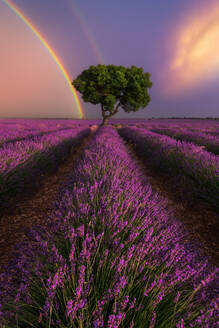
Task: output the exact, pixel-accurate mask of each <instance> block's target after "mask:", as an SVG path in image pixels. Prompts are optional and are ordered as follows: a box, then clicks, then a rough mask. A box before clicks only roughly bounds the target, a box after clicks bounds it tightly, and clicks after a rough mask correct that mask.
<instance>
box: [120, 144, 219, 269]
mask: <svg viewBox="0 0 219 328" xmlns="http://www.w3.org/2000/svg"><path fill="white" fill-rule="evenodd" d="M123 140H124V139H123ZM125 144H126V145H127V147H128V148H129V149H130V150H131V151H132V155H133V157H134V158H135V159H136V161H137V162H138V164H139V166H140V167H141V169H142V170H143V172H144V174H145V175H146V177H147V178H148V182H149V183H150V184H151V186H152V190H153V191H154V192H157V193H158V194H159V195H161V196H163V197H165V198H167V199H168V204H167V209H170V210H173V211H174V215H175V217H176V219H178V220H179V221H181V222H183V223H184V224H185V226H186V229H188V232H189V236H190V238H191V239H193V240H194V239H198V241H200V243H201V247H200V249H198V253H199V254H200V255H202V254H203V255H206V256H207V257H208V258H209V262H210V263H212V264H214V265H216V266H218V264H219V244H218V240H219V230H218V221H219V215H218V214H217V213H216V212H215V211H213V210H211V209H209V208H207V206H206V204H204V203H198V202H197V203H194V202H189V201H186V200H185V199H184V198H183V195H182V193H181V190H179V189H178V190H177V187H176V183H174V178H170V177H169V176H167V175H164V174H161V173H160V172H159V171H158V170H157V169H156V168H155V167H154V166H153V165H152V164H150V162H149V161H146V160H145V159H144V158H143V157H141V156H140V154H138V153H137V151H136V150H135V149H134V147H133V146H132V145H130V144H127V143H126V142H125ZM178 188H179V187H178Z"/></svg>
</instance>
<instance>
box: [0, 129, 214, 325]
mask: <svg viewBox="0 0 219 328" xmlns="http://www.w3.org/2000/svg"><path fill="white" fill-rule="evenodd" d="M165 204H166V200H165V199H163V198H159V197H158V195H157V194H153V193H152V189H151V186H150V185H149V184H148V182H147V178H145V177H144V176H143V173H142V172H141V171H140V169H139V168H138V166H137V164H136V162H135V161H134V160H133V159H132V157H131V154H130V153H129V152H128V151H127V149H126V147H125V145H124V142H123V141H122V138H121V137H119V135H118V133H117V131H115V130H114V129H113V128H110V127H102V128H100V129H98V130H97V132H96V133H95V135H94V137H93V139H92V140H91V141H90V143H89V144H88V145H87V146H86V147H85V149H84V153H83V154H81V156H80V157H78V160H77V162H76V164H75V165H74V167H73V168H72V173H71V175H70V176H69V177H68V179H67V181H66V182H65V183H63V185H62V187H61V188H60V194H59V197H58V199H57V201H56V203H55V204H54V213H53V215H52V216H51V217H49V218H45V219H46V220H48V222H49V226H50V232H49V233H46V231H44V229H43V228H42V227H39V226H38V227H35V228H33V229H32V230H29V231H27V236H29V238H30V241H29V242H26V243H23V244H22V243H21V244H19V245H17V250H15V252H14V258H13V260H11V263H10V264H9V266H8V267H5V272H4V273H2V274H1V275H0V303H1V307H0V311H1V321H0V322H2V325H3V326H2V327H4V328H6V327H15V326H16V327H23V328H25V327H80V328H82V327H108V328H110V327H111V328H112V327H113V328H116V327H120V328H121V327H128V328H131V327H132V328H133V327H137V328H141V327H142V328H143V327H150V328H152V327H159V328H160V327H161V328H162V327H163V328H164V327H170V328H171V327H177V328H179V327H181V328H182V327H206V328H207V327H209V328H210V327H212V328H214V327H216V325H217V323H216V318H217V315H218V309H217V292H218V285H217V280H216V278H217V273H218V269H217V268H214V267H212V266H211V265H210V264H209V263H208V261H207V258H204V257H201V258H200V256H199V254H197V252H196V251H195V247H196V246H197V243H196V242H193V243H188V242H187V243H184V239H185V238H187V237H188V236H187V233H186V231H185V229H184V227H183V225H182V224H181V223H179V222H177V221H176V220H175V218H174V216H173V214H171V213H170V212H169V211H167V210H166V209H165ZM15 277H16V279H15Z"/></svg>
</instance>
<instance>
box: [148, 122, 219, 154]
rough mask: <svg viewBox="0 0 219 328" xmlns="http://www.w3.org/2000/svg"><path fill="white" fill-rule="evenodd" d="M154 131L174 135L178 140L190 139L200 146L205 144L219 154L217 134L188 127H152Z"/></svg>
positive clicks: (211, 150)
mask: <svg viewBox="0 0 219 328" xmlns="http://www.w3.org/2000/svg"><path fill="white" fill-rule="evenodd" d="M151 131H152V132H156V133H160V134H164V135H167V136H170V137H173V138H174V139H176V140H181V141H190V142H192V143H194V144H197V145H199V146H203V147H204V148H206V149H207V150H208V151H210V152H212V153H214V154H215V155H219V139H218V137H216V136H211V135H208V134H206V133H203V132H198V131H196V132H191V131H189V130H187V129H181V130H179V129H177V130H175V129H172V128H166V129H159V128H158V129H157V128H155V129H152V130H151Z"/></svg>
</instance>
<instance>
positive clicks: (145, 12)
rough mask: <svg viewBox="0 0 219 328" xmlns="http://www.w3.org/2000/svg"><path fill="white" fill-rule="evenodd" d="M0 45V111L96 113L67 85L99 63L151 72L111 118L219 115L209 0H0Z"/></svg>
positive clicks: (214, 9)
mask: <svg viewBox="0 0 219 328" xmlns="http://www.w3.org/2000/svg"><path fill="white" fill-rule="evenodd" d="M13 8H14V9H13ZM15 11H16V13H15ZM28 24H29V25H28ZM0 50H1V51H0V118H4V117H11V118H14V117H16V118H17V117H33V118H34V117H37V118H38V117H41V118H52V117H57V118H81V117H82V112H83V114H84V117H85V118H86V119H92V118H101V110H100V105H92V104H89V103H84V102H83V100H82V98H81V96H80V94H79V93H78V92H77V91H75V90H74V89H73V88H72V87H71V85H70V81H72V80H73V79H75V78H76V77H77V75H78V74H80V73H81V72H82V71H83V70H84V69H87V68H89V66H90V65H98V64H105V65H109V64H113V65H123V66H125V67H131V65H135V66H137V67H142V68H143V69H144V71H145V72H149V73H151V81H152V83H153V86H152V88H151V89H149V94H150V96H151V102H150V104H149V105H148V106H147V107H146V108H144V109H142V108H141V109H139V111H138V112H136V113H133V114H131V113H125V112H124V111H123V110H122V108H120V109H119V113H118V114H117V115H115V116H114V118H117V119H118V118H150V117H155V118H156V117H219V1H218V0H208V1H206V0H178V1H175V0H165V1H164V0H156V1H154V0H138V1H133V0H120V1H117V0H110V1H103V0H92V1H88V0H80V1H75V0H61V1H60V0H37V1H36V0H13V1H12V0H10V1H9V0H0Z"/></svg>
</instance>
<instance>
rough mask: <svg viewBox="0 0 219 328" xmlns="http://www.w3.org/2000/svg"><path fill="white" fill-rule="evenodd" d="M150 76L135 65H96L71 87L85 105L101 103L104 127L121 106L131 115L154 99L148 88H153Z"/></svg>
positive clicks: (84, 72) (85, 71) (78, 78)
mask: <svg viewBox="0 0 219 328" xmlns="http://www.w3.org/2000/svg"><path fill="white" fill-rule="evenodd" d="M150 76H151V75H150V73H144V70H143V68H138V67H136V66H131V68H126V67H123V66H115V65H107V66H106V65H97V66H90V67H89V68H88V69H87V70H84V71H83V72H82V73H81V74H80V75H78V76H77V78H76V79H75V80H74V81H73V82H72V85H73V86H74V87H75V89H76V90H77V91H79V92H80V93H81V94H82V99H83V100H84V102H90V103H91V104H95V105H96V104H101V109H102V116H103V121H102V125H107V123H108V120H109V118H110V117H112V116H113V115H115V114H116V113H117V112H118V108H119V106H121V107H122V108H123V110H124V111H125V112H127V113H130V112H137V110H138V109H139V108H144V107H146V106H147V105H148V103H149V102H150V100H151V98H150V96H149V94H148V90H147V88H151V87H152V83H151V81H150Z"/></svg>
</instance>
